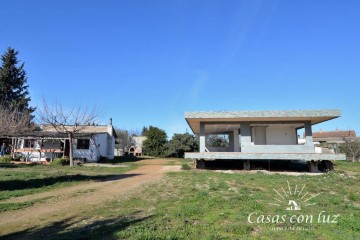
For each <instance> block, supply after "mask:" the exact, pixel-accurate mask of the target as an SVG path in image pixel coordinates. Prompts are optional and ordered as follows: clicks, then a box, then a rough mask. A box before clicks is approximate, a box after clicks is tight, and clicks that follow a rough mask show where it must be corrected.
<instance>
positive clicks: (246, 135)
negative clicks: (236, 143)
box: [240, 123, 251, 152]
mask: <svg viewBox="0 0 360 240" xmlns="http://www.w3.org/2000/svg"><path fill="white" fill-rule="evenodd" d="M240 130H241V136H240V138H241V151H242V152H244V151H246V146H250V145H251V131H250V123H241V125H240Z"/></svg>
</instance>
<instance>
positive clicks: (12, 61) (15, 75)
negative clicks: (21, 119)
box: [0, 48, 35, 114]
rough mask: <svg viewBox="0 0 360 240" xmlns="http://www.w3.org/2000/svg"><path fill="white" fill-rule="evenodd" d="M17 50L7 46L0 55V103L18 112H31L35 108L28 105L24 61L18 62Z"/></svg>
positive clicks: (28, 98)
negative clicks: (0, 63) (0, 61)
mask: <svg viewBox="0 0 360 240" xmlns="http://www.w3.org/2000/svg"><path fill="white" fill-rule="evenodd" d="M18 53H19V52H18V51H15V50H14V49H13V48H8V49H7V51H6V52H5V53H4V54H3V55H2V56H1V60H2V65H1V67H0V103H1V104H2V105H4V106H7V107H9V109H15V108H16V109H17V110H18V111H19V113H28V114H31V113H32V112H34V110H35V108H32V107H30V106H29V103H30V100H31V98H30V97H29V92H28V85H26V83H27V77H26V72H25V70H24V63H21V64H20V65H18V64H19V60H18V59H17V55H18Z"/></svg>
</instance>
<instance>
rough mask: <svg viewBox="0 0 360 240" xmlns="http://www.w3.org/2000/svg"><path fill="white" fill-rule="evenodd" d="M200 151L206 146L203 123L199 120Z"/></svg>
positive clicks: (203, 150)
mask: <svg viewBox="0 0 360 240" xmlns="http://www.w3.org/2000/svg"><path fill="white" fill-rule="evenodd" d="M199 140H200V152H205V148H206V139H205V123H204V122H200V136H199Z"/></svg>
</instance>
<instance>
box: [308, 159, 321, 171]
mask: <svg viewBox="0 0 360 240" xmlns="http://www.w3.org/2000/svg"><path fill="white" fill-rule="evenodd" d="M308 164H309V171H310V172H313V173H316V172H319V165H318V162H315V161H311V162H308Z"/></svg>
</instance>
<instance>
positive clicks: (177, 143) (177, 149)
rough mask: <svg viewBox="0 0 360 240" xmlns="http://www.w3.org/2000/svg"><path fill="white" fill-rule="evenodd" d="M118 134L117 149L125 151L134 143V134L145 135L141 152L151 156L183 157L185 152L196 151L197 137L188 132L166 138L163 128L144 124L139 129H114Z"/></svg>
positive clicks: (197, 146)
mask: <svg viewBox="0 0 360 240" xmlns="http://www.w3.org/2000/svg"><path fill="white" fill-rule="evenodd" d="M116 133H117V135H118V138H117V144H116V148H117V149H122V150H124V151H126V150H127V149H129V148H130V146H133V145H135V142H134V140H133V137H134V136H145V137H146V140H145V141H144V142H143V146H142V150H143V154H144V155H147V156H153V157H179V158H180V157H184V154H185V152H194V151H198V149H199V143H198V139H197V138H196V137H195V136H194V135H192V134H190V133H182V134H174V135H173V136H172V138H171V139H170V140H168V137H167V134H166V132H165V130H162V129H160V128H158V127H154V126H149V127H146V126H144V127H143V128H142V130H141V131H137V130H132V131H129V130H125V129H116Z"/></svg>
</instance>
